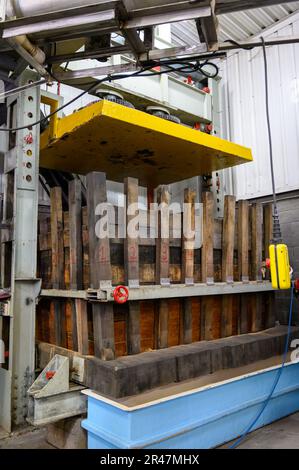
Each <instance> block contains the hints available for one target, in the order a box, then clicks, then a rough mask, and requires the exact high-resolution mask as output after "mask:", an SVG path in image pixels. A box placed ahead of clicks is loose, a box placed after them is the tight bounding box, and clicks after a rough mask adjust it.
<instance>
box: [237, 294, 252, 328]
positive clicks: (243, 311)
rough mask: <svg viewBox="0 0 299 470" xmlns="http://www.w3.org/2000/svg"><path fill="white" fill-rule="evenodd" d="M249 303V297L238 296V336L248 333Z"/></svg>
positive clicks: (244, 295)
mask: <svg viewBox="0 0 299 470" xmlns="http://www.w3.org/2000/svg"><path fill="white" fill-rule="evenodd" d="M249 302H250V296H248V295H247V294H242V295H241V296H240V313H239V320H238V334H239V335H244V334H246V333H248V303H249Z"/></svg>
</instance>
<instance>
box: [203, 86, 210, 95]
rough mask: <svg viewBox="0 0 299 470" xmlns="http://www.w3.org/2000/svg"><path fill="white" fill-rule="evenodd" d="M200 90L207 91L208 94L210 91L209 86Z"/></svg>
mask: <svg viewBox="0 0 299 470" xmlns="http://www.w3.org/2000/svg"><path fill="white" fill-rule="evenodd" d="M202 91H204V92H205V93H208V94H210V93H211V90H210V88H209V87H208V86H205V87H204V88H203V89H202Z"/></svg>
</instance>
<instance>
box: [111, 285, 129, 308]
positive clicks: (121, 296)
mask: <svg viewBox="0 0 299 470" xmlns="http://www.w3.org/2000/svg"><path fill="white" fill-rule="evenodd" d="M113 297H114V300H115V302H116V303H118V304H125V303H126V302H127V301H128V298H129V290H128V289H127V288H126V287H125V286H118V287H116V288H115V289H114V292H113Z"/></svg>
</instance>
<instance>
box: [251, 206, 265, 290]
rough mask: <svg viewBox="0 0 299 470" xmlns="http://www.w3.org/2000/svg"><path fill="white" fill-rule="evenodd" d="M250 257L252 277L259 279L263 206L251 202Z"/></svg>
mask: <svg viewBox="0 0 299 470" xmlns="http://www.w3.org/2000/svg"><path fill="white" fill-rule="evenodd" d="M251 223H252V237H251V240H252V242H251V245H252V246H251V258H252V279H253V280H254V281H261V280H262V274H261V267H262V261H263V260H262V249H263V248H262V247H263V207H262V204H260V203H257V204H253V205H252V208H251Z"/></svg>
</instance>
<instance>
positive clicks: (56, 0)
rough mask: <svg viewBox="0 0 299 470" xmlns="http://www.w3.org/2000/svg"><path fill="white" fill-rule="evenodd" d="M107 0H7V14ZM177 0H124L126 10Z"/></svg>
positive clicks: (24, 14)
mask: <svg viewBox="0 0 299 470" xmlns="http://www.w3.org/2000/svg"><path fill="white" fill-rule="evenodd" d="M105 2H107V0H40V1H38V0H8V1H7V16H13V15H14V13H13V12H14V10H16V15H17V16H18V17H21V16H25V17H28V16H32V15H38V14H43V13H53V12H54V11H59V10H65V9H67V8H76V7H81V6H84V5H95V4H97V3H105ZM176 2H177V0H124V3H125V5H126V7H127V8H128V10H134V9H136V8H141V7H144V8H146V7H155V6H159V5H163V4H164V5H165V4H169V3H176Z"/></svg>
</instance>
